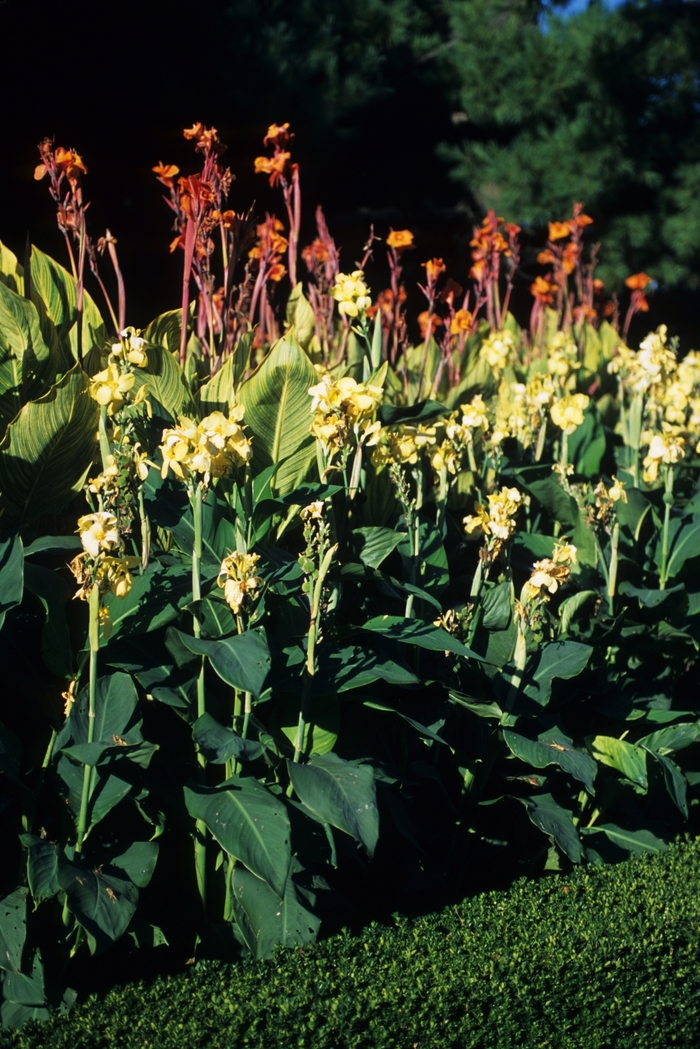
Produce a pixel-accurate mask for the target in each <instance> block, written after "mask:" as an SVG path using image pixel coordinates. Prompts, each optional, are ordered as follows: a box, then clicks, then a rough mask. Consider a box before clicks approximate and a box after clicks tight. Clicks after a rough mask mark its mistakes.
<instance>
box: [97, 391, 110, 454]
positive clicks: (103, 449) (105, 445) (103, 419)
mask: <svg viewBox="0 0 700 1049" xmlns="http://www.w3.org/2000/svg"><path fill="white" fill-rule="evenodd" d="M97 432H98V434H99V440H100V458H101V459H102V470H103V471H105V470H106V469H107V467H108V466H109V457H110V456H111V454H112V453H111V451H110V447H109V438H108V436H107V405H106V404H101V405H100V418H99V422H98V428H97Z"/></svg>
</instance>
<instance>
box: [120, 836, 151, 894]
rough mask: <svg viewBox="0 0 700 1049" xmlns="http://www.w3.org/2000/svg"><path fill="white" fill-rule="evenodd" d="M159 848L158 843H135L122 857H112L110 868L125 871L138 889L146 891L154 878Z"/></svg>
mask: <svg viewBox="0 0 700 1049" xmlns="http://www.w3.org/2000/svg"><path fill="white" fill-rule="evenodd" d="M159 848H160V846H159V845H158V842H157V841H135V842H134V843H133V844H132V845H130V846H129V848H128V849H127V850H126V852H123V853H122V854H121V855H120V856H115V857H110V860H109V866H110V867H115V868H116V869H117V870H120V871H123V872H124V874H126V876H127V878H128V879H129V881H130V882H132V883H133V884H134V885H136V886H137V888H139V889H145V888H146V886H147V885H148V883H149V882H150V880H151V878H152V877H153V872H154V870H155V868H156V861H157V859H158V851H159Z"/></svg>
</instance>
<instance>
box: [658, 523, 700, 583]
mask: <svg viewBox="0 0 700 1049" xmlns="http://www.w3.org/2000/svg"><path fill="white" fill-rule="evenodd" d="M698 555H700V514H694V515H693V517H692V518H691V520H690V521H686V522H684V524H683V526H682V527H681V528H680V529H679V531H678V532H677V534H676V537H675V539H674V541H673V545H672V546H671V550H670V553H669V555H668V564H667V566H666V577H667V579H673V577H674V576H675V575H678V573H679V572H680V570H681V568H682V567H683V565H684V564H685V562H686V561H687V560H688V559H689V558H691V557H697V556H698ZM656 560H657V563H659V564H660V563H661V559H660V554H659V552H658V551H657V556H656Z"/></svg>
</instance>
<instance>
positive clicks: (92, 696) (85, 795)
mask: <svg viewBox="0 0 700 1049" xmlns="http://www.w3.org/2000/svg"><path fill="white" fill-rule="evenodd" d="M88 602H89V610H90V626H89V638H90V680H89V685H88V736H87V742H88V743H92V742H93V740H94V738H95V706H96V703H95V700H96V697H97V657H98V655H99V651H100V591H99V587H98V586H97V584H93V587H92V590H91V591H90V595H89V598H88ZM92 773H93V770H92V766H91V765H87V764H86V765H84V766H83V787H82V792H81V795H80V812H79V815H78V831H77V835H76V841H75V852H76V854H79V853H80V852H82V848H83V842H84V841H85V837H86V829H87V810H88V802H89V800H90V791H91V787H92Z"/></svg>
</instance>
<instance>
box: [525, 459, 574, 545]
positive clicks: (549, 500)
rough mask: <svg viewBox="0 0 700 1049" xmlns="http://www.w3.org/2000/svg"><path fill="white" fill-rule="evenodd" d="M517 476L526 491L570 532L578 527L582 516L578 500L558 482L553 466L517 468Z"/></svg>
mask: <svg viewBox="0 0 700 1049" xmlns="http://www.w3.org/2000/svg"><path fill="white" fill-rule="evenodd" d="M515 477H516V478H517V480H518V483H519V484H520V485H522V487H523V488H525V489H526V491H528V492H529V493H530V494H531V495H534V496H535V498H536V499H537V500H538V501H539V502H540V503H542V505H543V506H544V508H545V509H546V510H547V511H548V512H549V513H550V514H551V516H552V517H553V519H554V520H555V521H559V523H560V524H562V525H563V526H564V528H565V529H567V530H569V532H571V530H573V529H574V528H575V527H576V524H577V521H578V519H579V517H580V513H579V509H578V506H577V505H576V500H575V499H574V497H573V496H571V495H569V493H568V492H565V491H564V489H563V488H562V486H561V485H560V484H559V483H558V482H557V480H556V478H555V477H554V475H553V474H552V467H551V466H549V465H537V466H523V467H521V468H520V469H517V470H515Z"/></svg>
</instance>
